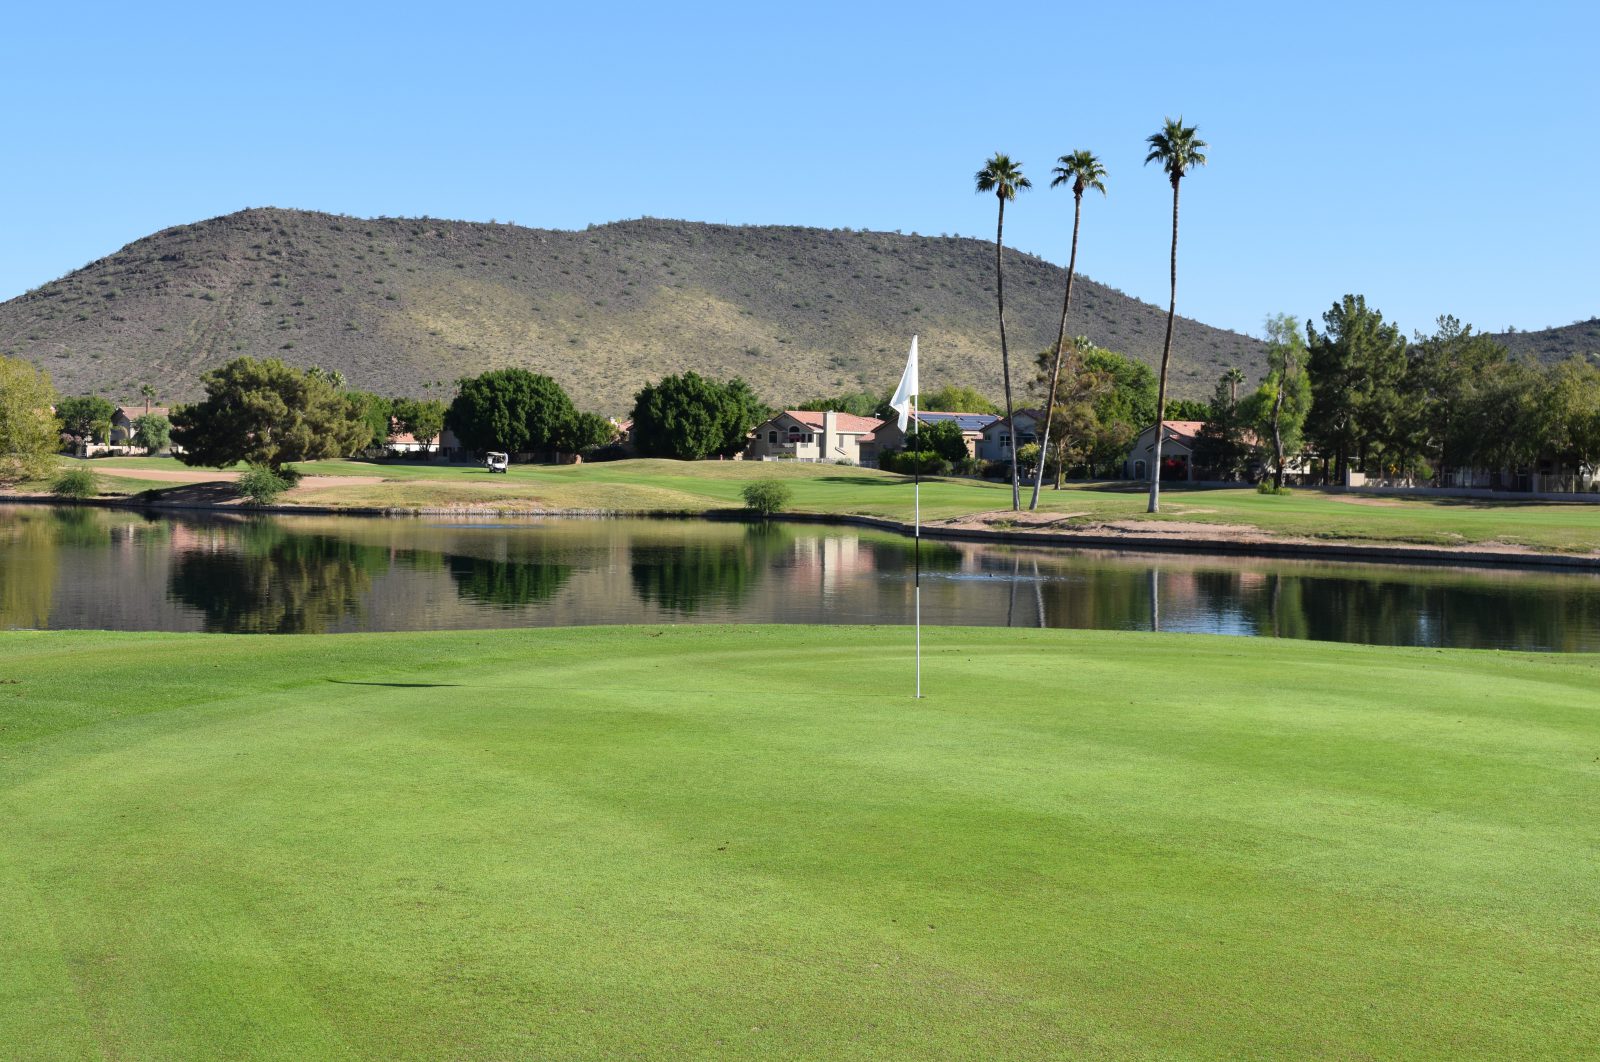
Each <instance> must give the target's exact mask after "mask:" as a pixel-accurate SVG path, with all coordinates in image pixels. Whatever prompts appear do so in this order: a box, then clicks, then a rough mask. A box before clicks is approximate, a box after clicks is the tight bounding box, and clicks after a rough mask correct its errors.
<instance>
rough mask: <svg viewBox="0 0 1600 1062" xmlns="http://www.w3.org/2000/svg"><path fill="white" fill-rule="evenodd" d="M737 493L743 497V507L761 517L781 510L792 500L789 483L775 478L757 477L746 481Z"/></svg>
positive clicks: (792, 492) (772, 514)
mask: <svg viewBox="0 0 1600 1062" xmlns="http://www.w3.org/2000/svg"><path fill="white" fill-rule="evenodd" d="M739 493H740V496H741V497H743V498H744V504H745V508H747V509H750V510H752V511H753V512H755V513H757V514H759V515H760V516H762V517H768V516H774V515H776V514H777V513H781V512H783V510H785V509H787V508H788V507H789V503H790V502H791V501H793V500H794V491H792V490H790V489H789V485H788V484H787V483H784V482H782V481H780V480H776V479H758V480H756V481H755V482H754V483H747V484H745V487H744V490H742V491H740V492H739Z"/></svg>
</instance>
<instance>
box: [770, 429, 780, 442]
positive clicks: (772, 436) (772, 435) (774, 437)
mask: <svg viewBox="0 0 1600 1062" xmlns="http://www.w3.org/2000/svg"><path fill="white" fill-rule="evenodd" d="M777 441H778V432H777V430H776V429H774V430H773V431H769V432H767V442H769V443H775V442H777Z"/></svg>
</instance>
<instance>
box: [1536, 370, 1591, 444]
mask: <svg viewBox="0 0 1600 1062" xmlns="http://www.w3.org/2000/svg"><path fill="white" fill-rule="evenodd" d="M1546 375H1547V381H1548V382H1547V384H1546V386H1545V388H1544V396H1545V398H1544V404H1545V411H1544V414H1543V416H1542V417H1541V420H1542V422H1543V423H1542V426H1543V427H1544V429H1545V432H1546V437H1547V438H1548V440H1549V445H1550V448H1551V449H1552V450H1553V451H1554V452H1555V453H1556V454H1559V455H1562V456H1564V457H1566V458H1568V459H1570V460H1571V461H1572V462H1573V463H1574V464H1578V465H1586V466H1588V467H1590V468H1594V467H1596V466H1597V465H1600V366H1597V365H1595V364H1594V363H1593V362H1591V361H1588V360H1585V359H1583V358H1570V359H1568V360H1567V361H1564V362H1562V363H1561V364H1559V365H1554V366H1551V367H1550V368H1549V369H1548V370H1547V372H1546Z"/></svg>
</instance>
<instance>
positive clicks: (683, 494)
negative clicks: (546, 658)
mask: <svg viewBox="0 0 1600 1062" xmlns="http://www.w3.org/2000/svg"><path fill="white" fill-rule="evenodd" d="M90 465H91V467H94V468H100V467H108V468H109V467H122V468H127V469H134V470H149V469H156V468H165V469H177V468H182V467H184V466H181V465H179V464H178V463H177V462H176V461H173V460H172V459H171V458H118V459H107V460H100V461H95V462H90ZM295 467H297V468H298V469H300V470H301V471H302V472H304V473H305V474H306V475H307V476H313V477H314V476H345V477H361V478H364V479H367V480H370V483H355V484H349V483H345V484H340V485H338V486H318V484H317V481H316V480H315V479H310V480H308V481H307V482H306V484H305V485H304V486H302V487H301V488H299V489H298V490H296V491H295V492H293V493H292V494H290V495H288V496H287V498H286V501H288V502H290V503H298V504H304V505H319V506H338V507H362V506H375V507H382V508H398V509H405V508H450V507H460V506H476V505H481V506H493V505H503V506H507V507H523V508H536V507H542V508H546V509H575V510H596V509H600V510H627V511H632V512H662V511H671V512H702V511H704V510H706V509H718V508H722V509H726V508H739V507H740V506H742V505H743V501H742V500H741V497H740V491H741V490H742V489H743V487H744V486H745V484H747V483H749V482H750V481H751V480H753V479H763V478H777V479H782V480H783V481H784V482H785V483H787V484H789V486H790V487H791V488H792V490H793V492H794V502H793V508H794V509H795V510H797V511H800V512H810V513H831V514H860V515H872V516H887V517H892V518H895V519H899V520H909V519H910V516H911V493H912V491H911V484H910V481H909V480H907V479H905V478H904V477H902V476H897V475H892V474H889V473H886V472H878V471H875V470H872V469H863V468H850V467H843V466H836V465H809V464H783V463H777V462H773V463H754V462H751V463H747V462H743V461H727V462H716V461H703V462H692V463H691V462H680V461H661V460H636V461H616V462H609V463H603V464H588V465H569V466H560V467H556V466H547V465H517V466H514V467H513V468H512V470H511V471H510V472H509V473H508V474H506V475H491V474H490V473H488V472H485V471H484V470H483V469H481V468H478V467H476V466H470V465H434V464H414V465H409V464H389V463H374V462H366V461H312V462H303V463H301V464H299V465H297V466H295ZM112 479H113V477H111V476H104V477H102V481H103V482H105V483H110V482H111V481H112ZM166 486H169V487H170V484H167V485H166ZM140 489H143V487H142V486H141V488H140ZM1162 498H1163V501H1162V512H1161V513H1160V514H1159V515H1156V516H1150V515H1148V514H1146V513H1145V511H1144V509H1145V494H1144V491H1143V490H1142V489H1139V488H1136V487H1133V486H1131V485H1118V484H1097V485H1075V486H1073V487H1071V488H1070V489H1068V490H1064V491H1059V492H1058V491H1053V490H1047V491H1045V492H1044V494H1043V495H1042V502H1041V507H1042V508H1044V509H1046V510H1048V511H1051V512H1055V513H1058V514H1061V516H1062V521H1063V522H1062V523H1061V525H1060V526H1059V527H1058V528H1057V529H1058V530H1070V529H1072V528H1075V527H1077V528H1081V527H1085V526H1088V525H1093V524H1097V523H1103V522H1104V521H1107V520H1137V521H1147V520H1153V521H1177V522H1191V523H1192V522H1201V523H1208V524H1226V525H1234V526H1240V527H1245V528H1253V529H1257V530H1260V531H1265V532H1269V533H1274V534H1280V535H1292V536H1300V537H1308V538H1317V539H1326V540H1329V541H1341V542H1365V543H1421V544H1427V545H1442V546H1450V545H1472V544H1477V543H1484V542H1505V543H1508V544H1512V545H1522V546H1529V547H1532V548H1535V549H1544V550H1557V551H1568V552H1572V551H1577V552H1588V551H1593V550H1597V549H1600V506H1595V505H1585V504H1581V503H1566V504H1562V503H1544V504H1539V503H1520V502H1502V501H1477V500H1466V499H1452V498H1418V499H1397V498H1380V497H1371V496H1365V497H1362V496H1350V495H1335V494H1328V493H1324V492H1322V491H1315V490H1301V491H1297V492H1295V493H1294V494H1292V495H1290V496H1287V497H1278V496H1271V495H1262V494H1257V493H1256V492H1255V491H1254V490H1253V489H1250V488H1226V489H1180V488H1174V487H1169V488H1165V489H1164V490H1163V492H1162ZM1024 503H1026V497H1025V498H1024ZM1010 504H1011V491H1010V487H1009V486H1008V485H1006V484H1000V483H992V482H982V481H977V480H970V479H938V480H932V481H929V482H926V483H924V484H923V487H922V507H923V516H924V518H925V519H929V520H940V519H948V518H952V517H958V516H963V515H966V514H970V513H979V512H994V511H997V510H1004V509H1008V508H1009V507H1010Z"/></svg>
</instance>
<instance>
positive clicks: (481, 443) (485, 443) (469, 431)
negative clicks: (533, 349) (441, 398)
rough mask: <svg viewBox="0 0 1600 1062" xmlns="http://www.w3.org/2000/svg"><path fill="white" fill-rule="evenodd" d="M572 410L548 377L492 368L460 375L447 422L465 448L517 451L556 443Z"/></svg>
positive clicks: (527, 372) (546, 448)
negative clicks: (468, 377) (461, 376)
mask: <svg viewBox="0 0 1600 1062" xmlns="http://www.w3.org/2000/svg"><path fill="white" fill-rule="evenodd" d="M576 412H577V410H576V409H574V408H573V405H572V399H570V398H568V397H567V393H566V392H565V391H563V390H562V389H561V385H560V384H558V383H556V382H555V381H554V380H552V379H551V378H550V377H548V376H540V375H539V374H538V373H532V372H529V371H528V370H526V369H493V370H490V371H489V372H486V373H483V374H482V375H479V376H474V377H472V378H471V379H466V380H462V381H461V385H460V389H459V390H458V391H457V392H456V397H455V401H454V402H452V403H450V410H449V412H448V413H447V414H446V416H445V422H446V423H447V424H448V425H449V426H450V430H451V431H453V432H455V433H456V438H458V439H460V440H461V442H462V444H463V445H464V446H466V447H467V448H468V449H469V450H478V451H485V450H499V451H503V452H505V453H508V454H515V453H522V452H525V451H530V450H548V449H555V448H556V447H557V446H558V444H559V441H560V437H561V432H562V430H563V429H564V428H565V427H566V425H567V423H568V422H569V421H570V420H571V418H572V416H573V414H575V413H576Z"/></svg>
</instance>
